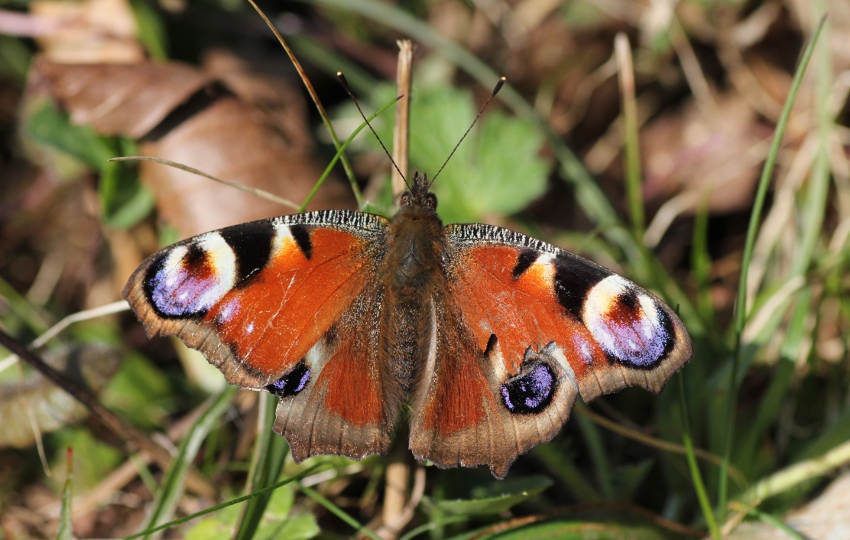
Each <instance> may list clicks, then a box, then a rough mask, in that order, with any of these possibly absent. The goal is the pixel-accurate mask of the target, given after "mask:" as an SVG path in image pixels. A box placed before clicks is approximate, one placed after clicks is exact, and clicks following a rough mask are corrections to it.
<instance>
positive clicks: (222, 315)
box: [124, 211, 394, 460]
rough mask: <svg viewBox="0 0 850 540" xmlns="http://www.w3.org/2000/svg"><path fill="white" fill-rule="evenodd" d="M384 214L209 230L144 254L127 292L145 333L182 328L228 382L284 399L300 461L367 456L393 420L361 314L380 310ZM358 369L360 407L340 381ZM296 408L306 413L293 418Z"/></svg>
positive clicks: (319, 216)
mask: <svg viewBox="0 0 850 540" xmlns="http://www.w3.org/2000/svg"><path fill="white" fill-rule="evenodd" d="M387 223H388V222H387V220H385V219H384V218H382V217H379V216H373V215H370V214H363V213H359V212H347V211H322V212H312V213H307V214H299V215H293V216H284V217H280V218H274V219H270V220H263V221H257V222H252V223H246V224H243V225H237V226H234V227H229V228H226V229H221V230H219V231H214V232H211V233H206V234H203V235H200V236H197V237H194V238H190V239H188V240H184V241H182V242H180V243H178V244H175V245H173V246H170V247H168V248H165V249H163V250H161V251H159V252H157V253H155V254H154V255H152V256H151V257H150V258H148V259H147V260H146V261H145V262H144V263H143V264H142V266H141V267H139V269H138V270H136V272H135V273H134V274H133V276H132V277H131V278H130V281H129V282H128V284H127V287H126V288H125V290H124V296H125V298H126V299H127V300H128V302H129V303H130V305H131V307H132V308H133V309H134V310H135V311H136V313H137V315H138V316H139V318H140V319H141V320H142V322H143V323H144V324H145V328H146V330H147V332H148V334H149V335H151V336H153V335H157V334H161V335H176V336H177V337H178V338H180V339H181V340H182V341H184V342H185V343H186V344H187V345H188V346H189V347H192V348H195V349H198V350H199V351H201V352H202V353H203V354H204V355H205V356H206V357H207V359H208V360H209V361H210V362H211V363H213V364H214V365H216V366H217V367H218V368H219V369H220V370H221V371H222V373H223V374H224V375H225V377H226V378H227V380H228V381H229V382H231V383H233V384H237V385H239V386H242V387H246V388H253V389H266V390H268V391H270V392H272V393H274V394H276V395H278V396H280V397H281V404H280V406H279V407H278V412H279V413H280V417H279V418H278V420H277V423H276V426H275V427H276V429H277V430H278V431H279V432H281V433H283V434H286V436H287V439H289V441H290V444H291V445H292V449H293V455H294V456H295V457H296V459H299V460H300V459H304V458H305V457H308V456H310V455H315V454H318V453H338V454H344V455H352V456H353V457H363V456H364V455H366V454H369V453H376V452H381V451H383V450H385V448H386V445H387V444H388V439H389V433H390V431H391V429H392V422H393V421H394V415H388V414H387V413H386V412H385V409H384V405H383V402H384V399H383V394H384V391H385V389H384V383H383V380H382V373H381V371H380V370H375V369H374V365H375V358H374V354H372V351H376V350H377V349H378V347H377V342H376V341H375V337H374V335H372V336H371V337H370V335H369V334H364V333H363V324H364V322H363V320H364V319H363V317H364V316H372V315H370V314H374V313H375V310H379V309H380V303H379V302H378V303H377V304H376V303H375V295H376V291H375V283H376V282H377V280H376V271H377V268H378V265H379V264H380V263H381V261H382V259H383V256H384V252H383V250H384V249H385V245H386V242H385V235H386V228H387ZM364 305H366V306H369V308H368V309H365V308H364V307H363V306H364ZM352 374H355V375H357V378H356V381H357V385H358V386H357V388H358V391H359V397H360V398H361V399H359V400H357V403H358V406H357V407H355V408H351V407H347V406H346V405H347V403H344V402H341V401H340V400H343V401H344V400H345V397H344V396H345V395H346V394H345V393H343V394H340V393H339V392H338V391H335V390H334V389H335V388H340V387H344V385H345V384H348V383H350V382H351V377H352ZM308 402H309V403H308ZM292 410H299V411H301V413H300V414H299V416H298V418H297V419H296V420H297V421H294V422H290V421H289V419H290V418H292V417H293V415H292V414H291V411H292ZM390 417H392V418H390ZM316 426H332V427H325V428H321V429H318V428H316Z"/></svg>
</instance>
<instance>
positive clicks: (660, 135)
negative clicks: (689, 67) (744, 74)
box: [640, 94, 769, 212]
mask: <svg viewBox="0 0 850 540" xmlns="http://www.w3.org/2000/svg"><path fill="white" fill-rule="evenodd" d="M716 103H717V110H718V111H719V114H718V115H717V116H716V117H711V118H708V117H706V116H705V115H704V114H703V113H701V112H700V110H699V109H698V108H697V106H696V104H695V103H694V102H693V101H691V102H689V103H688V104H687V105H686V106H685V108H684V110H681V111H671V112H669V113H664V114H662V115H661V116H659V117H658V118H657V119H656V120H654V121H653V122H650V123H649V124H648V125H646V126H645V127H644V128H643V129H642V130H641V132H640V137H641V148H642V150H643V163H644V185H643V188H644V197H645V200H646V201H647V203H648V204H650V205H652V204H656V205H657V204H659V203H660V202H663V201H664V200H667V199H668V198H669V197H670V196H671V195H673V194H676V193H685V194H689V195H691V197H690V200H691V201H692V202H691V204H690V207H689V208H688V209H687V210H689V211H691V212H693V211H694V210H696V208H698V206H699V204H700V203H701V202H702V200H703V198H704V197H708V207H709V209H710V210H711V211H712V212H732V211H735V210H739V209H743V208H748V207H749V206H750V205H751V204H752V193H753V189H754V188H755V182H756V180H757V179H758V175H759V171H760V166H761V163H762V160H763V159H764V156H763V155H762V154H759V153H757V152H756V153H753V152H748V150H753V149H755V147H756V145H758V144H759V143H760V142H761V141H762V140H764V137H766V136H767V135H769V132H768V131H767V130H764V129H762V128H761V127H760V126H759V125H758V124H757V123H756V116H755V113H754V112H753V111H752V109H750V108H749V106H748V105H747V103H746V102H745V101H744V100H743V99H742V98H741V97H739V96H737V95H732V94H727V95H723V96H720V97H718V98H717V100H716Z"/></svg>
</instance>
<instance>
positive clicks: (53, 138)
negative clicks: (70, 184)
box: [24, 100, 116, 170]
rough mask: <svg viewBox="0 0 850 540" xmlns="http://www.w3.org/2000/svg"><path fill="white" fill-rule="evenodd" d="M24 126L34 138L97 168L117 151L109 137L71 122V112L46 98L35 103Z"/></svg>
mask: <svg viewBox="0 0 850 540" xmlns="http://www.w3.org/2000/svg"><path fill="white" fill-rule="evenodd" d="M24 127H25V130H26V133H28V134H29V135H30V137H32V138H33V139H34V140H35V141H37V142H39V143H41V144H44V145H46V146H49V147H51V148H54V149H56V150H60V151H62V152H64V153H66V154H69V155H70V156H72V157H74V158H75V159H77V160H79V161H82V162H83V163H85V164H86V165H88V166H90V167H92V168H94V169H97V170H100V169H101V168H103V166H104V165H105V164H106V163H107V160H108V159H109V158H112V157H114V156H115V155H116V154H115V148H114V147H113V145H112V144H110V142H109V141H110V139H109V138H107V137H101V136H100V135H98V134H97V133H95V132H94V130H93V129H92V128H91V127H90V126H77V125H73V124H71V122H70V118H69V116H68V114H67V113H66V112H64V111H61V110H59V109H58V108H57V107H56V106H55V105H54V104H53V103H51V102H49V101H47V100H45V101H42V102H39V103H36V104H35V105H34V107H33V110H32V112H31V113H30V114H29V115H28V116H27V118H26V121H25V123H24Z"/></svg>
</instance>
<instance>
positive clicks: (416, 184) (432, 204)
mask: <svg viewBox="0 0 850 540" xmlns="http://www.w3.org/2000/svg"><path fill="white" fill-rule="evenodd" d="M430 187H431V185H430V184H429V183H428V177H427V176H426V175H424V174H422V175H420V174H419V173H418V172H417V173H415V174H414V175H413V185H411V186H410V189H409V190H408V191H405V192H404V194H403V195H402V196H401V207H402V208H414V207H416V208H423V209H427V210H430V211H432V212H436V211H437V196H436V195H434V194H433V193H431V191H429V188H430Z"/></svg>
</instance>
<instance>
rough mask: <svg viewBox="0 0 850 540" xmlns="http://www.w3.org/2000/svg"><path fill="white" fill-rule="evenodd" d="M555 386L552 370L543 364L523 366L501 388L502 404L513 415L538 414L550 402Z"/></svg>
mask: <svg viewBox="0 0 850 540" xmlns="http://www.w3.org/2000/svg"><path fill="white" fill-rule="evenodd" d="M555 385H556V377H555V373H554V371H552V368H551V367H550V366H549V365H548V364H546V363H545V362H536V363H533V364H530V365H527V366H524V367H523V369H522V371H521V372H520V373H519V374H518V375H515V376H514V377H511V378H510V379H508V381H507V382H506V383H504V384H503V385H502V386H501V388H500V390H501V393H502V402H503V403H504V404H505V407H506V408H507V409H508V410H509V411H510V412H512V413H514V414H535V413H539V412H541V411H543V410H544V409H546V407H548V406H549V404H550V403H551V402H552V396H553V395H554V394H555Z"/></svg>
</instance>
